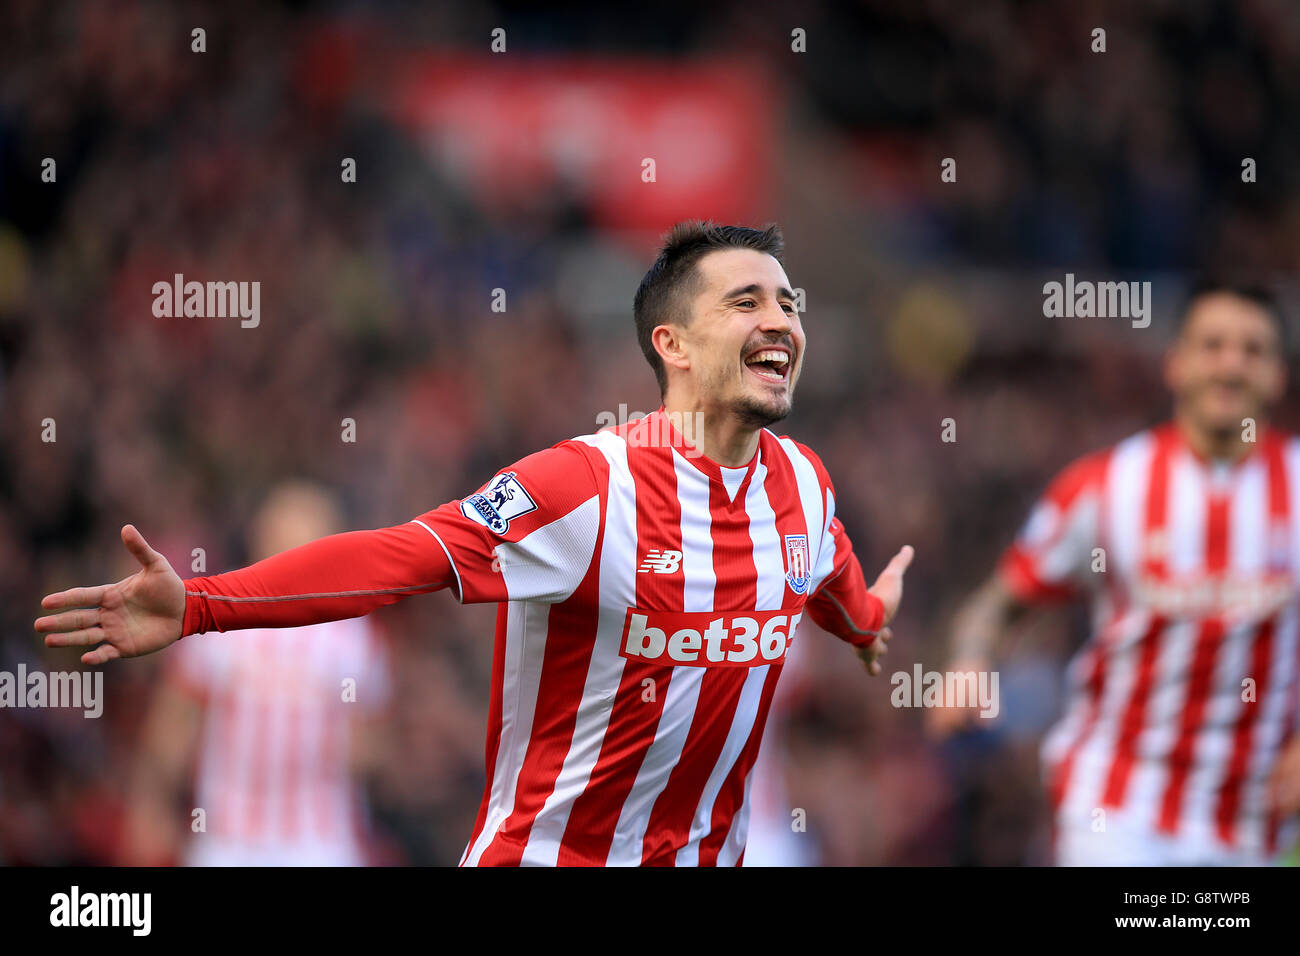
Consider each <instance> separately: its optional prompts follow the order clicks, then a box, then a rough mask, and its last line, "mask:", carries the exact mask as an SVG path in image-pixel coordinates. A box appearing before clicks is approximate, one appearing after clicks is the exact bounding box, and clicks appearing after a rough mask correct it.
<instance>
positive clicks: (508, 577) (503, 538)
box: [412, 441, 602, 604]
mask: <svg viewBox="0 0 1300 956" xmlns="http://www.w3.org/2000/svg"><path fill="white" fill-rule="evenodd" d="M588 454H589V451H588V450H587V446H585V445H584V444H582V443H581V442H577V441H566V442H561V443H560V444H558V445H555V446H553V447H551V448H547V449H545V450H544V451H540V452H537V453H536V454H533V455H529V456H528V457H527V458H524V459H522V460H520V461H518V462H516V463H515V464H513V465H511V466H509V467H508V468H505V469H503V470H501V471H499V472H497V473H496V474H495V475H494V476H493V477H492V478H491V479H489V480H488V481H487V482H486V483H485V484H483V485H482V486H481V487H480V488H478V490H476V491H475V492H473V493H472V494H470V495H468V496H467V497H465V498H461V499H459V500H456V501H449V502H447V503H446V504H444V505H442V506H441V507H439V508H435V509H434V510H433V511H429V512H426V513H425V514H422V515H420V516H419V517H417V518H414V519H412V520H413V521H414V522H415V523H416V524H419V525H422V526H423V527H424V528H425V529H426V530H427V531H428V532H429V533H430V534H431V535H433V537H434V538H436V539H437V542H438V544H439V545H440V546H441V547H442V548H443V550H444V551H445V552H446V555H447V558H448V560H449V561H450V562H451V565H452V569H453V571H454V572H455V577H456V582H455V587H456V593H457V596H458V597H459V598H460V600H461V602H462V603H465V604H472V603H483V602H501V601H540V602H544V603H558V602H560V601H563V600H565V599H566V598H568V597H569V595H571V594H572V593H573V592H574V590H575V589H576V588H577V587H578V585H579V584H580V583H581V582H582V579H583V578H584V577H585V576H586V574H587V571H588V569H589V568H590V566H591V561H592V557H593V556H594V554H595V548H596V540H597V537H598V534H599V531H600V523H601V516H602V490H601V488H600V486H599V485H598V483H597V479H596V473H595V470H594V469H593V467H592V465H591V462H590V459H589V458H588Z"/></svg>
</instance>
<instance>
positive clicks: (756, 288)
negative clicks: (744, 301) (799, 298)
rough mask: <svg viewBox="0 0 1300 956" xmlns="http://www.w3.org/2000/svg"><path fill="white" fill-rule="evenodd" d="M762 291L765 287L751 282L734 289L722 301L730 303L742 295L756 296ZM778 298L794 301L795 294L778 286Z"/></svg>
mask: <svg viewBox="0 0 1300 956" xmlns="http://www.w3.org/2000/svg"><path fill="white" fill-rule="evenodd" d="M762 291H763V287H762V286H761V285H759V284H758V283H757V282H751V283H750V284H749V285H744V286H741V287H740V288H738V289H732V290H731V291H730V292H728V293H727V294H726V295H724V296H723V297H722V299H723V301H724V302H729V301H731V300H732V299H738V298H740V297H741V296H742V295H754V294H755V293H758V292H762ZM776 297H777V298H778V299H793V298H794V293H793V292H791V291H790V290H789V289H787V288H786V287H785V286H778V287H777V290H776Z"/></svg>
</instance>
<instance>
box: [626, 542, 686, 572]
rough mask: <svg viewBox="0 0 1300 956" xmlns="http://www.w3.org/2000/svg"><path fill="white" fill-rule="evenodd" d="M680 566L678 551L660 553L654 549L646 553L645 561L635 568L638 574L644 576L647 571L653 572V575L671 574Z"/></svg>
mask: <svg viewBox="0 0 1300 956" xmlns="http://www.w3.org/2000/svg"><path fill="white" fill-rule="evenodd" d="M681 566H682V553H681V552H680V551H660V550H659V549H658V548H655V549H653V550H651V551H649V552H647V553H646V556H645V561H643V562H641V567H639V568H637V569H636V570H637V573H638V574H644V573H645V572H647V571H653V572H654V573H655V574H672V573H673V572H674V571H676V570H677V569H678V568H680V567H681Z"/></svg>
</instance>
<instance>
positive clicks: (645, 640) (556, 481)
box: [416, 409, 861, 866]
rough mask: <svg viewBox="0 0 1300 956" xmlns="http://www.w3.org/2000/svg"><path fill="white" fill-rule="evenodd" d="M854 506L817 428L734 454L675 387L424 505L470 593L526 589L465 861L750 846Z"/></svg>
mask: <svg viewBox="0 0 1300 956" xmlns="http://www.w3.org/2000/svg"><path fill="white" fill-rule="evenodd" d="M834 509H835V499H834V494H833V489H832V486H831V482H830V479H829V477H828V476H827V474H826V471H825V469H824V468H823V466H822V464H821V462H820V460H819V459H818V458H817V457H816V456H815V455H814V454H813V453H812V452H811V451H809V450H808V449H807V448H805V447H804V446H802V445H800V444H798V443H797V442H794V441H791V440H790V439H788V438H778V437H777V436H776V435H774V434H772V433H771V432H770V431H767V430H763V431H761V432H760V438H759V445H758V451H757V454H756V455H755V456H754V458H753V459H752V460H751V462H750V463H749V465H748V466H747V467H745V468H740V469H724V468H719V466H718V465H717V464H715V463H714V462H712V461H710V460H709V459H707V458H705V457H703V456H699V455H698V454H695V453H694V449H692V448H690V446H689V445H688V444H687V443H686V442H685V441H684V440H683V439H682V438H681V436H680V433H678V432H677V430H676V429H675V428H672V426H671V424H669V422H668V418H667V416H666V415H665V413H664V412H663V410H662V409H661V410H660V411H659V412H656V413H654V414H652V415H650V416H647V417H645V418H643V419H640V420H638V421H636V422H633V423H632V424H630V425H626V426H622V427H619V428H617V429H612V430H605V431H601V432H598V433H596V434H594V435H588V436H583V437H580V438H577V439H573V440H570V441H566V442H561V443H560V444H558V445H556V446H554V447H552V448H550V449H547V450H545V451H542V452H539V453H537V454H535V455H531V456H529V457H527V458H524V459H522V460H521V461H519V462H518V463H517V464H515V465H512V466H510V467H509V468H507V469H505V470H504V471H502V472H500V473H498V474H497V475H496V476H495V477H494V478H493V479H491V480H490V481H489V482H487V484H485V485H484V486H483V487H482V488H481V489H480V490H479V492H478V493H477V494H474V495H471V496H469V497H467V498H465V499H463V500H461V501H453V502H449V503H447V504H445V505H443V506H442V507H440V508H438V509H436V510H433V511H430V512H428V513H427V514H425V515H422V516H421V517H420V518H418V519H416V522H417V523H418V524H420V525H422V526H424V527H425V528H426V529H427V530H428V532H429V533H430V534H432V535H433V536H434V537H436V538H437V540H438V542H439V543H440V544H441V546H442V547H443V548H444V549H445V550H446V554H447V557H448V558H449V559H450V561H451V563H452V565H453V566H454V570H455V574H456V587H457V589H458V592H459V595H460V598H461V600H462V601H466V602H469V601H475V602H480V601H491V602H504V603H502V604H501V608H500V611H499V615H498V626H497V635H496V650H495V664H494V669H493V688H492V700H491V710H490V714H489V725H488V741H487V787H486V792H485V793H484V797H483V801H482V804H481V806H480V809H479V814H478V818H477V821H476V823H475V826H474V830H473V833H472V835H471V837H470V840H469V843H468V845H467V846H466V848H465V852H464V854H463V856H462V858H461V863H462V865H471V866H472V865H487V864H524V865H555V864H580V865H581V864H587V865H601V864H649V865H697V864H698V865H708V864H719V865H738V864H739V863H740V862H741V858H742V855H743V852H744V848H745V839H746V831H747V827H748V806H749V782H750V770H751V768H752V767H753V765H754V761H755V758H756V756H757V752H758V747H759V742H760V739H761V737H762V733H763V726H764V721H765V719H766V716H767V712H768V708H769V706H770V704H771V701H772V695H773V692H774V691H775V689H776V684H777V679H778V677H779V676H780V674H781V670H782V666H783V662H784V659H785V654H786V651H787V649H788V648H789V646H790V643H791V642H792V641H793V640H795V639H796V637H795V635H796V632H797V628H798V626H799V622H800V619H801V617H802V616H803V614H804V611H805V604H806V603H807V602H809V600H810V598H811V597H812V596H813V595H814V594H816V593H817V592H818V590H819V589H820V588H822V586H823V584H824V583H826V582H828V581H830V580H831V579H833V578H835V577H836V576H837V575H838V574H839V573H840V572H841V571H842V570H844V569H845V568H846V567H848V566H849V565H850V558H851V545H850V542H849V540H848V537H847V536H846V535H845V534H844V531H843V527H842V525H841V524H840V523H839V521H838V520H837V519H836V518H835V511H834ZM852 565H853V566H854V567H855V568H856V560H853V561H852ZM845 577H846V578H847V575H845ZM856 577H857V578H858V579H859V581H860V579H861V574H860V572H858V573H857V574H856ZM837 586H838V585H837ZM859 586H861V585H859ZM830 590H831V589H827V590H826V591H824V592H823V595H829V594H830ZM819 600H821V598H819ZM819 620H820V618H819ZM846 639H847V638H846Z"/></svg>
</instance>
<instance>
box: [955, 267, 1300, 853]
mask: <svg viewBox="0 0 1300 956" xmlns="http://www.w3.org/2000/svg"><path fill="white" fill-rule="evenodd" d="M1180 323H1181V324H1180V327H1179V329H1178V335H1177V338H1176V340H1175V341H1174V343H1173V345H1172V346H1171V348H1170V349H1169V352H1168V355H1167V356H1166V360H1165V382H1166V384H1167V385H1168V387H1169V389H1170V391H1171V392H1172V394H1173V400H1174V414H1173V420H1172V421H1170V422H1166V423H1164V424H1162V425H1158V426H1156V427H1155V428H1150V429H1146V430H1144V431H1142V432H1139V433H1138V434H1136V435H1133V436H1131V437H1129V438H1126V439H1125V440H1123V441H1121V442H1120V443H1119V444H1117V445H1114V446H1112V447H1110V448H1107V449H1103V450H1101V451H1098V452H1094V453H1092V454H1090V455H1087V456H1085V457H1083V458H1081V459H1079V460H1078V461H1076V462H1075V463H1074V464H1072V465H1070V466H1069V467H1068V468H1066V469H1065V471H1064V472H1062V473H1061V475H1059V476H1058V477H1057V479H1056V480H1055V481H1054V482H1053V483H1052V484H1051V486H1050V487H1049V488H1048V490H1047V492H1046V494H1045V495H1044V497H1043V499H1042V500H1041V501H1040V502H1039V504H1038V505H1037V507H1036V508H1034V510H1033V512H1032V513H1031V515H1030V517H1029V520H1028V521H1027V522H1026V524H1025V526H1024V528H1023V530H1022V531H1021V532H1020V535H1019V537H1017V539H1016V541H1015V542H1014V543H1013V544H1012V545H1011V547H1010V548H1009V549H1008V550H1007V551H1006V553H1005V554H1004V556H1003V558H1002V561H1001V563H1000V565H999V567H998V569H997V571H996V572H995V573H994V574H993V575H992V576H991V577H990V578H989V580H988V581H987V582H986V583H985V584H984V585H983V586H982V587H981V588H980V589H979V590H977V591H976V592H975V594H974V595H973V596H972V597H970V598H969V599H968V600H967V602H966V603H965V604H964V605H963V607H962V608H961V609H960V610H959V611H958V613H957V615H956V618H955V623H954V628H953V651H952V656H953V660H952V662H951V663H950V665H949V669H950V670H953V671H976V672H980V671H985V670H987V669H988V668H989V667H990V666H992V661H993V654H994V648H995V646H996V643H997V642H998V640H999V638H1000V637H1001V636H1002V635H1004V634H1005V633H1006V632H1007V630H1008V628H1009V625H1010V624H1011V622H1012V621H1013V620H1014V619H1015V618H1016V617H1018V616H1019V615H1020V614H1021V613H1022V612H1023V611H1024V610H1025V609H1026V608H1027V607H1029V606H1030V605H1032V604H1039V603H1049V602H1061V601H1066V600H1069V599H1071V598H1075V597H1082V596H1087V597H1089V598H1090V599H1091V601H1092V604H1093V622H1094V628H1095V630H1094V633H1093V636H1092V638H1091V639H1090V640H1089V641H1088V642H1087V643H1086V644H1085V645H1084V646H1083V647H1082V648H1081V649H1080V650H1079V652H1078V654H1077V655H1076V657H1075V659H1074V660H1073V662H1072V663H1071V666H1070V691H1069V699H1068V701H1067V705H1066V712H1065V716H1064V717H1063V718H1062V720H1061V721H1060V723H1058V724H1057V725H1056V726H1055V727H1054V728H1053V729H1052V731H1051V732H1050V733H1049V734H1048V735H1047V738H1046V739H1045V741H1044V743H1043V751H1042V755H1043V765H1044V772H1045V776H1046V779H1047V782H1048V793H1049V798H1050V800H1051V803H1052V808H1053V811H1054V814H1055V820H1054V823H1055V829H1054V832H1055V855H1056V860H1057V862H1058V863H1061V864H1063V865H1085V866H1106V865H1124V866H1137V865H1179V864H1197V865H1236V864H1257V863H1264V862H1266V861H1268V860H1269V859H1271V858H1272V857H1273V856H1274V854H1275V853H1276V852H1277V850H1278V849H1279V847H1280V846H1282V845H1284V844H1285V843H1286V841H1287V840H1288V839H1290V838H1291V835H1293V834H1294V826H1293V825H1294V822H1295V821H1294V819H1293V817H1294V815H1295V814H1296V812H1297V811H1300V738H1298V737H1296V735H1295V731H1296V722H1297V717H1298V716H1300V713H1298V712H1297V700H1298V699H1300V698H1298V696H1297V695H1298V693H1300V604H1298V603H1297V598H1298V597H1300V590H1298V589H1297V588H1298V584H1300V503H1298V501H1297V495H1298V494H1300V441H1297V439H1296V438H1294V437H1293V436H1290V435H1287V434H1284V433H1282V432H1280V431H1278V430H1276V429H1273V428H1270V427H1268V426H1267V425H1266V424H1265V423H1264V419H1265V416H1266V415H1267V414H1268V412H1269V410H1270V408H1271V407H1272V406H1273V405H1274V404H1275V403H1276V402H1277V401H1278V399H1280V398H1281V396H1282V393H1283V390H1284V389H1285V387H1286V351H1285V347H1284V342H1283V334H1282V333H1283V331H1284V323H1283V320H1282V316H1281V315H1280V313H1279V311H1278V308H1277V306H1276V304H1275V303H1274V301H1273V300H1272V298H1271V297H1269V296H1268V295H1267V294H1266V293H1264V292H1262V291H1260V290H1256V289H1253V288H1249V287H1240V286H1234V285H1230V284H1218V283H1213V282H1207V283H1204V284H1202V285H1200V286H1199V287H1197V288H1196V289H1195V290H1194V291H1193V293H1192V295H1191V296H1190V297H1189V299H1188V303H1187V306H1186V308H1185V309H1184V310H1183V312H1182V314H1181V317H1180ZM931 713H932V714H933V720H934V721H935V723H936V725H937V726H938V728H939V729H942V730H949V729H952V728H954V727H956V726H960V725H961V724H962V723H964V722H965V721H967V720H969V719H970V716H971V714H972V712H971V711H961V710H957V709H947V710H935V711H932V712H931Z"/></svg>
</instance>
